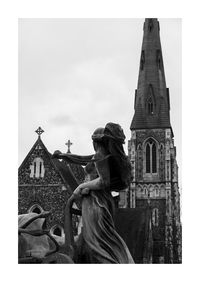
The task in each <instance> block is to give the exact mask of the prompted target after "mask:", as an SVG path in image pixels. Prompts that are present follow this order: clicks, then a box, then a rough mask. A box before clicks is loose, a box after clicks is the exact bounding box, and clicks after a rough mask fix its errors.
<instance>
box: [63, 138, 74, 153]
mask: <svg viewBox="0 0 200 282" xmlns="http://www.w3.org/2000/svg"><path fill="white" fill-rule="evenodd" d="M65 145H67V147H68V150H67V153H71V152H70V147H71V145H73V143H71V141H70V140H68V141H67V143H65Z"/></svg>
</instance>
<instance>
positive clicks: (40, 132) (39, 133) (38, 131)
mask: <svg viewBox="0 0 200 282" xmlns="http://www.w3.org/2000/svg"><path fill="white" fill-rule="evenodd" d="M35 132H36V133H37V134H38V138H40V135H41V134H42V133H43V132H44V130H43V129H42V128H41V127H40V126H39V127H38V129H37V130H36V131H35Z"/></svg>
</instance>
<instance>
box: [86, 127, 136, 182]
mask: <svg viewBox="0 0 200 282" xmlns="http://www.w3.org/2000/svg"><path fill="white" fill-rule="evenodd" d="M92 139H93V141H94V142H96V143H97V144H98V143H99V145H100V146H101V145H103V146H104V148H105V149H106V151H107V152H108V154H110V155H111V156H112V157H113V158H114V160H115V162H116V164H117V167H118V170H119V172H120V178H121V180H122V182H124V183H125V184H126V185H129V183H130V179H131V164H130V161H129V159H128V157H127V156H126V154H125V152H124V148H123V144H124V140H125V135H124V132H123V130H122V128H121V126H120V125H119V124H116V123H111V122H109V123H107V124H106V126H105V128H98V129H96V130H95V132H94V134H93V135H92Z"/></svg>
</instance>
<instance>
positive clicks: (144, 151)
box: [18, 18, 182, 263]
mask: <svg viewBox="0 0 200 282" xmlns="http://www.w3.org/2000/svg"><path fill="white" fill-rule="evenodd" d="M119 123H120V121H119ZM128 123H129V121H127V124H128ZM130 131H131V138H130V140H129V141H128V156H129V159H130V162H131V167H132V179H131V185H130V187H129V188H128V189H127V190H126V191H123V192H120V197H119V202H118V204H119V207H121V208H129V209H132V210H135V214H136V211H137V212H138V210H139V209H140V208H143V209H148V210H150V211H151V222H150V224H151V227H150V229H151V230H152V235H151V236H152V248H151V254H148V257H151V263H181V260H182V254H181V249H182V248H181V245H182V238H181V236H182V235H181V234H182V233H181V220H180V193H179V184H178V165H177V161H176V147H175V145H174V134H173V129H172V126H171V123H170V95H169V88H167V86H166V81H165V71H164V63H163V56H162V48H161V41H160V26H159V21H158V20H157V19H155V18H148V19H145V22H144V28H143V42H142V50H141V58H140V66H139V77H138V85H137V89H136V90H135V101H134V114H133V119H132V121H131V124H130ZM43 132H44V131H43V130H42V129H41V128H40V127H39V128H38V129H37V130H36V133H37V135H38V138H37V140H36V142H35V144H34V145H33V147H32V149H31V150H30V152H29V153H28V155H27V156H26V158H25V159H24V161H23V162H22V164H21V166H20V167H19V190H18V191H19V199H18V200H19V202H18V208H19V214H22V213H27V212H36V213H40V212H41V211H49V210H50V211H51V212H52V216H51V217H50V218H49V219H48V221H47V227H48V228H49V229H50V230H51V232H52V234H55V235H57V236H61V237H64V229H63V221H64V214H63V210H64V205H65V203H66V201H67V199H68V198H69V196H70V195H71V193H72V191H73V190H74V187H76V186H77V183H81V182H83V181H84V178H85V174H84V169H83V167H82V166H80V165H72V164H69V163H67V162H66V161H58V160H56V159H52V158H51V156H52V155H51V153H49V152H48V150H47V148H46V147H45V145H44V143H43V142H42V139H41V134H42V133H43ZM70 144H71V143H70V141H68V143H67V145H68V152H70ZM75 217H76V216H75ZM77 223H78V218H77V217H76V218H75V219H74V226H75V229H77V228H76V227H77ZM77 232H78V230H76V233H77Z"/></svg>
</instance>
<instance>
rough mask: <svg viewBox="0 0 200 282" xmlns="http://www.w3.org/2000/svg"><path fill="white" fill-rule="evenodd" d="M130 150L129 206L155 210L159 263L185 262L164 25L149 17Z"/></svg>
mask: <svg viewBox="0 0 200 282" xmlns="http://www.w3.org/2000/svg"><path fill="white" fill-rule="evenodd" d="M143 31H144V35H143V42H142V50H141V58H140V67H139V78H138V85H137V89H136V90H135V102H134V110H135V113H134V116H133V119H132V122H131V126H130V129H131V139H130V140H129V143H128V154H129V157H130V160H131V164H132V182H131V187H130V193H129V206H130V207H131V208H135V207H147V206H150V208H151V211H152V229H153V254H152V261H153V263H180V262H181V223H180V194H179V187H178V166H177V162H176V147H175V146H174V139H173V137H174V135H173V130H172V127H171V123H170V99H169V89H168V88H167V87H166V81H165V72H164V64H163V57H162V49H161V42H160V26H159V22H158V20H157V19H155V18H152V19H145V22H144V28H143Z"/></svg>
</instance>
